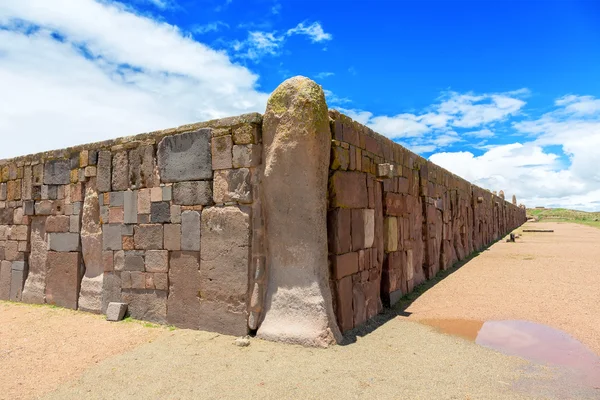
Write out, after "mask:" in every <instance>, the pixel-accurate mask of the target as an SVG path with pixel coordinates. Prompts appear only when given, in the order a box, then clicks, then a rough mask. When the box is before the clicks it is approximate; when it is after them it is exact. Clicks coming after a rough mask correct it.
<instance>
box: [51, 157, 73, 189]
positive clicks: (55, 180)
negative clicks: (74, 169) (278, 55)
mask: <svg viewBox="0 0 600 400" xmlns="http://www.w3.org/2000/svg"><path fill="white" fill-rule="evenodd" d="M70 179H71V163H70V161H69V160H52V161H47V162H46V164H45V165H44V184H45V185H66V184H68V183H69V182H70Z"/></svg>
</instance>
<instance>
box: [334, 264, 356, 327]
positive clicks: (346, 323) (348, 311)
mask: <svg viewBox="0 0 600 400" xmlns="http://www.w3.org/2000/svg"><path fill="white" fill-rule="evenodd" d="M336 292H337V293H336V294H337V295H336V296H335V300H336V314H337V320H338V325H339V327H340V330H341V331H342V332H346V331H349V330H350V329H352V328H353V327H354V311H353V309H352V303H353V293H352V277H350V276H347V277H345V278H343V279H340V280H339V281H338V282H336Z"/></svg>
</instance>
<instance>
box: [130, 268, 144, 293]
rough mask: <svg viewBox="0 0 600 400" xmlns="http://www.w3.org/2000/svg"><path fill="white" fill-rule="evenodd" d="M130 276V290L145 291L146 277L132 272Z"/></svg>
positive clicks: (138, 272)
mask: <svg viewBox="0 0 600 400" xmlns="http://www.w3.org/2000/svg"><path fill="white" fill-rule="evenodd" d="M130 275H131V288H132V289H146V276H145V274H144V273H143V272H140V271H132V272H130Z"/></svg>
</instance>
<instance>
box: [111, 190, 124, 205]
mask: <svg viewBox="0 0 600 400" xmlns="http://www.w3.org/2000/svg"><path fill="white" fill-rule="evenodd" d="M123 204H125V192H111V193H110V206H111V207H123Z"/></svg>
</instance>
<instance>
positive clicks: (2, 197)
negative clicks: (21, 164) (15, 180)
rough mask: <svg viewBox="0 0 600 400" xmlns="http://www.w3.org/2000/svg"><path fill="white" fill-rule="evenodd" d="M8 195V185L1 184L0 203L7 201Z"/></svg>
mask: <svg viewBox="0 0 600 400" xmlns="http://www.w3.org/2000/svg"><path fill="white" fill-rule="evenodd" d="M6 195H7V192H6V183H0V201H5V200H6Z"/></svg>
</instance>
